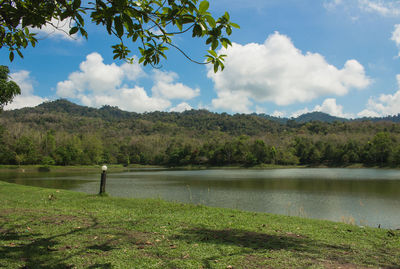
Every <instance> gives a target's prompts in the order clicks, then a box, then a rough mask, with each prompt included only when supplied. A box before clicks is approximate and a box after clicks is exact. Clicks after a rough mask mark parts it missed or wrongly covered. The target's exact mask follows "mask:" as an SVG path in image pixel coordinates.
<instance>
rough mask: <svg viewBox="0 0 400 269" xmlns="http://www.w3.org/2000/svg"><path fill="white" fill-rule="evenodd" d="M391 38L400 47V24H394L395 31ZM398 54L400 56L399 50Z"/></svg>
mask: <svg viewBox="0 0 400 269" xmlns="http://www.w3.org/2000/svg"><path fill="white" fill-rule="evenodd" d="M391 40H393V41H394V42H395V43H396V45H397V47H399V48H400V24H396V25H395V26H394V31H393V33H392V38H391ZM398 56H400V52H399V54H398Z"/></svg>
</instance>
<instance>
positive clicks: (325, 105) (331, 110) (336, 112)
mask: <svg viewBox="0 0 400 269" xmlns="http://www.w3.org/2000/svg"><path fill="white" fill-rule="evenodd" d="M314 111H317V112H324V113H327V114H329V115H331V116H336V117H340V118H352V117H353V115H352V114H349V113H344V112H343V106H342V105H338V104H337V103H336V99H335V98H327V99H325V100H324V101H323V102H322V104H321V105H316V106H315V107H314V109H311V110H309V109H308V108H304V109H301V110H299V111H296V112H294V113H293V114H292V115H291V116H292V117H298V116H300V115H302V114H305V113H309V112H314Z"/></svg>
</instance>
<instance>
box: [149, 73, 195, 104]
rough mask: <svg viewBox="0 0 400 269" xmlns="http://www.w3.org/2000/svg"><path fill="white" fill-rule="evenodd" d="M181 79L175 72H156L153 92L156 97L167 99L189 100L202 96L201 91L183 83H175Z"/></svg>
mask: <svg viewBox="0 0 400 269" xmlns="http://www.w3.org/2000/svg"><path fill="white" fill-rule="evenodd" d="M178 78H179V76H178V74H176V73H175V72H162V71H158V70H156V71H154V81H155V85H154V86H153V88H152V92H153V94H155V95H158V96H163V97H165V98H167V99H184V100H189V99H193V98H194V97H196V96H198V95H199V94H200V89H199V88H196V89H192V88H190V87H188V86H185V85H183V84H182V83H175V80H177V79H178Z"/></svg>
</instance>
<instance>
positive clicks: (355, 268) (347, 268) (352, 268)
mask: <svg viewBox="0 0 400 269" xmlns="http://www.w3.org/2000/svg"><path fill="white" fill-rule="evenodd" d="M319 264H320V265H322V266H323V267H324V268H327V269H338V268H341V269H366V268H370V267H365V266H362V265H357V264H351V263H339V262H337V261H324V262H322V263H319Z"/></svg>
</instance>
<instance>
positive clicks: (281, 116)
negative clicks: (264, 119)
mask: <svg viewBox="0 0 400 269" xmlns="http://www.w3.org/2000/svg"><path fill="white" fill-rule="evenodd" d="M272 116H274V117H278V118H283V117H285V116H286V112H284V111H278V110H275V111H274V113H272Z"/></svg>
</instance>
